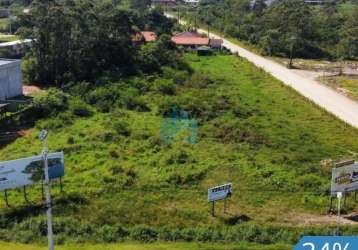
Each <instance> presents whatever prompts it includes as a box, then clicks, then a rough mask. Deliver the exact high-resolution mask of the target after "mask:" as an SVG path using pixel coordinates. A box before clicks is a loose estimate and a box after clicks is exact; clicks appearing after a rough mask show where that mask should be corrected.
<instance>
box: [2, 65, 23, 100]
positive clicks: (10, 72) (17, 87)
mask: <svg viewBox="0 0 358 250" xmlns="http://www.w3.org/2000/svg"><path fill="white" fill-rule="evenodd" d="M20 64H21V61H20V60H11V59H0V101H4V100H6V99H9V98H12V97H15V96H19V95H22V75H21V67H20Z"/></svg>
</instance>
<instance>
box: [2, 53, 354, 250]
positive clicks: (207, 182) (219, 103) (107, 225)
mask: <svg viewBox="0 0 358 250" xmlns="http://www.w3.org/2000/svg"><path fill="white" fill-rule="evenodd" d="M186 61H187V62H188V63H189V64H190V65H191V67H192V68H193V71H194V73H193V74H192V75H191V76H186V78H187V79H186V80H185V81H182V80H180V79H182V78H183V74H184V73H183V72H181V73H180V74H179V72H169V73H168V72H167V73H164V74H163V75H162V76H158V77H150V78H147V79H134V80H132V81H131V84H130V86H136V88H135V89H134V88H133V87H130V88H127V89H126V91H125V92H121V91H122V89H121V88H122V87H123V86H122V85H121V86H122V87H120V88H118V87H116V86H118V85H119V83H118V84H117V85H113V86H114V87H113V86H112V88H111V91H110V93H112V92H115V91H119V92H120V93H121V98H120V99H119V102H123V101H125V100H127V99H128V98H129V97H128V95H129V94H131V93H136V92H135V91H138V89H149V90H148V91H145V92H144V93H143V94H142V95H139V96H138V97H136V98H135V99H133V100H135V103H137V107H138V105H139V106H141V107H142V108H141V111H139V110H138V109H137V110H134V109H133V108H127V109H124V108H120V107H117V106H115V105H114V106H113V107H111V108H110V110H109V112H100V111H98V110H97V109H96V108H97V107H99V106H98V105H102V104H101V102H104V101H106V100H108V99H109V98H110V97H106V98H105V99H104V100H102V101H101V102H99V101H97V102H96V104H95V105H93V106H92V107H91V109H92V112H93V115H92V116H91V117H82V118H81V117H76V116H75V115H74V114H73V113H72V111H71V110H68V111H63V112H62V113H60V114H59V115H58V116H56V117H51V118H49V119H42V120H40V121H38V122H37V123H36V125H35V126H34V127H33V128H30V129H29V130H28V131H27V133H26V136H24V137H22V138H19V139H18V140H16V141H15V142H13V143H11V144H8V145H7V146H5V147H3V148H2V149H1V150H0V160H10V159H15V158H17V157H24V156H30V155H34V154H35V155H36V154H39V152H41V143H40V142H39V140H38V139H37V136H38V133H39V130H40V129H41V128H42V127H46V128H48V129H49V130H50V136H49V147H50V149H51V151H60V150H62V151H64V152H65V162H66V178H65V193H63V194H60V193H59V188H58V186H55V187H54V189H53V193H54V197H55V199H56V205H55V208H54V216H55V218H56V219H55V228H56V229H55V230H56V234H57V240H58V241H59V242H67V240H68V239H71V240H73V241H88V240H91V241H99V242H101V241H106V242H108V241H114V240H117V238H118V237H123V238H125V237H130V238H131V239H135V240H144V241H148V240H152V239H156V238H159V239H170V240H176V239H178V238H179V239H186V240H188V241H191V240H196V241H201V240H203V241H208V240H209V241H210V240H212V241H216V240H217V239H223V240H225V241H228V242H230V241H240V240H242V239H244V240H249V241H255V242H259V243H270V242H280V241H284V242H287V243H289V244H293V242H295V240H297V237H298V235H299V234H300V233H302V232H303V231H305V230H306V231H305V232H306V233H307V234H323V233H324V234H331V233H332V232H333V230H331V229H330V228H329V227H326V224H332V223H334V221H335V220H334V219H332V220H329V219H328V220H327V218H326V217H322V216H321V215H323V214H325V213H326V209H327V206H328V193H329V187H330V173H331V165H330V162H331V161H332V160H339V159H341V158H346V157H355V156H357V152H358V140H357V137H358V130H356V129H353V128H351V127H349V126H347V125H346V124H344V123H342V122H341V121H339V120H337V119H335V118H334V117H332V116H331V115H329V114H327V113H326V112H324V111H322V110H321V109H319V108H317V107H316V106H315V105H313V104H311V103H309V102H307V101H306V100H305V99H304V98H302V97H300V96H299V95H297V94H296V93H295V92H293V91H292V90H291V89H288V88H287V87H285V86H283V85H281V84H280V82H278V81H277V80H275V79H274V78H272V77H271V76H270V75H268V74H266V73H264V72H263V71H261V70H259V69H257V68H255V67H254V66H252V65H251V64H250V63H248V62H247V61H246V60H243V59H240V58H237V57H234V56H211V57H197V56H195V55H190V54H189V55H186ZM179 75H180V76H179ZM184 75H185V74H184ZM184 78H185V77H184ZM173 79H174V83H173ZM173 84H174V88H172V87H173ZM82 92H83V91H82ZM72 93H74V91H73V92H72ZM103 93H105V90H104V89H97V90H96V91H95V92H93V93H90V96H92V98H94V97H93V96H95V95H96V96H98V95H99V94H101V95H103ZM133 102H134V101H133ZM133 102H132V103H133ZM143 106H146V108H143ZM171 107H179V108H181V109H184V110H186V111H188V112H189V113H190V114H191V115H192V116H193V117H196V118H197V119H198V126H199V132H198V142H197V143H195V144H187V143H185V142H184V140H181V139H178V140H177V141H176V142H173V143H172V144H170V145H166V144H165V143H163V141H162V139H161V124H162V122H163V120H164V119H163V115H162V114H163V113H165V112H166V111H168V110H170V108H171ZM107 111H108V110H107ZM75 113H76V112H75ZM179 138H180V137H179ZM225 182H232V183H233V185H234V194H233V197H232V199H231V201H230V202H229V212H228V214H224V213H223V212H222V210H223V204H222V203H219V204H218V205H217V216H216V217H212V216H211V215H210V213H209V211H210V206H209V204H208V203H207V201H206V192H207V188H208V187H210V186H213V185H218V184H222V183H225ZM28 192H29V195H28V196H29V199H30V200H31V201H32V202H33V203H37V204H39V202H40V199H41V198H40V197H41V195H40V194H41V192H40V186H39V185H37V186H34V187H31V188H29V189H28ZM9 200H10V203H11V204H12V206H13V208H10V209H8V208H5V204H4V203H3V202H2V203H1V206H2V209H1V211H0V218H2V220H1V221H2V223H1V224H0V225H2V226H1V227H0V229H1V230H2V233H1V235H2V236H1V237H2V239H4V240H10V239H11V240H16V241H22V242H29V241H33V240H34V239H35V240H37V239H38V238H41V237H43V235H44V234H43V233H41V232H43V230H44V225H45V224H44V221H43V219H44V217H43V216H42V214H43V213H42V211H41V209H40V207H38V206H36V205H31V206H30V207H28V206H27V207H26V206H25V204H24V201H23V195H22V193H21V190H18V191H11V192H10V196H9ZM346 209H347V210H348V211H352V210H354V209H357V206H356V205H355V204H354V203H353V202H352V201H351V200H350V199H348V203H347V207H346ZM311 224H312V225H313V226H322V227H321V228H319V229H317V230H316V229H310V228H309V227H308V225H311ZM138 225H141V226H144V228H143V227H141V228H138ZM241 225H242V226H245V227H244V228H242V227H241ZM123 227H124V228H126V229H129V231H126V230H124V229H123ZM148 227H150V228H148ZM270 227H274V228H270ZM131 228H134V229H133V230H131ZM208 228H215V229H208ZM218 228H219V229H220V230H221V231H220V230H219V231H220V232H218V231H215V230H216V229H218ZM357 229H358V228H357V227H354V226H350V227H349V228H347V230H349V232H350V233H352V234H356V230H357ZM157 230H158V231H157ZM161 230H162V231H161ZM261 230H263V231H261ZM291 232H297V234H296V233H292V234H291ZM94 235H95V236H94ZM119 235H120V236H119ZM128 235H129V236H128ZM194 249H195V248H194ZM229 249H230V248H229Z"/></svg>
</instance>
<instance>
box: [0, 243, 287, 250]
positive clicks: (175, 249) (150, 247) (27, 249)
mask: <svg viewBox="0 0 358 250" xmlns="http://www.w3.org/2000/svg"><path fill="white" fill-rule="evenodd" d="M20 249H21V250H45V249H47V247H46V246H35V245H20V244H8V243H0V250H20ZM56 249H59V250H288V249H290V247H289V246H287V245H256V244H248V243H238V244H235V245H234V244H231V245H223V244H199V243H155V244H138V243H122V244H112V245H111V244H106V245H68V246H67V245H66V246H56Z"/></svg>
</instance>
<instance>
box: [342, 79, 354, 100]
mask: <svg viewBox="0 0 358 250" xmlns="http://www.w3.org/2000/svg"><path fill="white" fill-rule="evenodd" d="M339 85H340V86H342V87H343V88H345V89H347V90H348V91H349V94H350V95H351V96H352V97H353V98H355V99H358V79H341V80H340V81H339Z"/></svg>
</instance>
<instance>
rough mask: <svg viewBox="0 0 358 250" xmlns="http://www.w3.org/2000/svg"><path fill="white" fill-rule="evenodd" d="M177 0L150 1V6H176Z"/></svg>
mask: <svg viewBox="0 0 358 250" xmlns="http://www.w3.org/2000/svg"><path fill="white" fill-rule="evenodd" d="M176 4H177V0H152V6H166V5H176Z"/></svg>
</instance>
